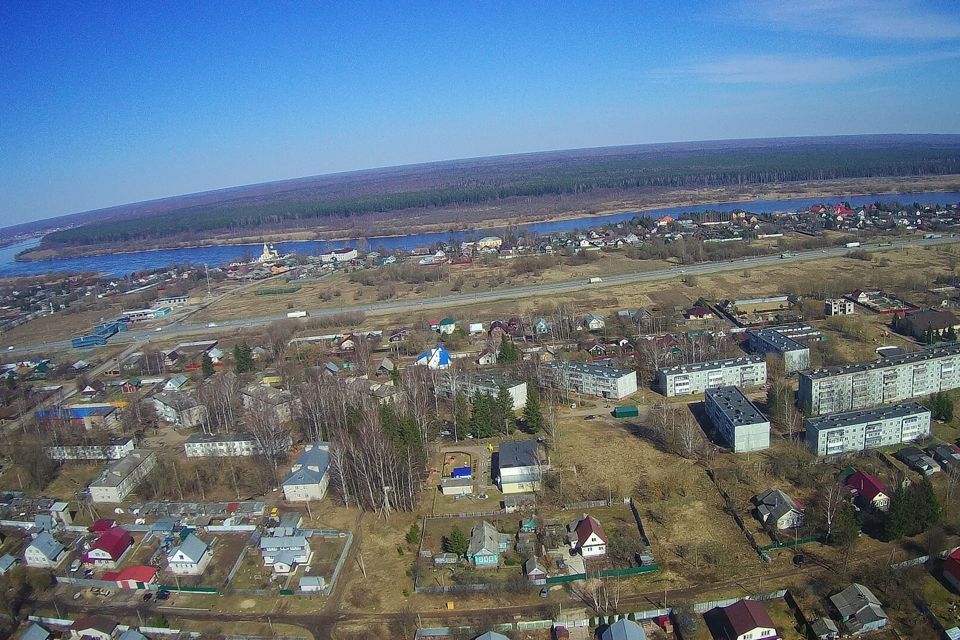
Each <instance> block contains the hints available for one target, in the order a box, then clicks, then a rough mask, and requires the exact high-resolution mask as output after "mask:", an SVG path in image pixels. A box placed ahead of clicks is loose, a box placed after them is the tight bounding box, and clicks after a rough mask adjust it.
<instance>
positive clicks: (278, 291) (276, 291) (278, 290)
mask: <svg viewBox="0 0 960 640" xmlns="http://www.w3.org/2000/svg"><path fill="white" fill-rule="evenodd" d="M302 288H303V287H301V286H300V285H294V286H292V287H274V288H272V289H271V288H264V289H257V290H256V291H254V294H256V295H258V296H280V295H283V294H285V293H296V292H297V291H300V289H302Z"/></svg>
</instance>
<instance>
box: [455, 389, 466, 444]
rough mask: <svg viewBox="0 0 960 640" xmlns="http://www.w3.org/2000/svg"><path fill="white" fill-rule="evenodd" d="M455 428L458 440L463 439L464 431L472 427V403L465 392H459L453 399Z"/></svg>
mask: <svg viewBox="0 0 960 640" xmlns="http://www.w3.org/2000/svg"><path fill="white" fill-rule="evenodd" d="M453 426H454V429H456V435H457V438H462V437H463V430H464V429H468V428H469V427H470V403H469V402H467V396H466V394H464V393H463V391H457V395H455V396H454V397H453Z"/></svg>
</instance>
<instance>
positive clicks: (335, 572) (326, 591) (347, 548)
mask: <svg viewBox="0 0 960 640" xmlns="http://www.w3.org/2000/svg"><path fill="white" fill-rule="evenodd" d="M346 533H347V542H346V543H345V544H344V545H343V551H341V552H340V557H339V558H337V564H336V566H335V567H334V568H333V573H331V574H330V582H329V583H328V584H327V586H326V588H325V589H324V590H323V594H324V595H327V596H328V595H330V594H331V593H333V585H334V584H336V582H337V576H339V575H340V570H341V569H343V563H344V562H346V560H347V554H348V553H350V545H352V544H353V533H352V532H350V531H347V532H346Z"/></svg>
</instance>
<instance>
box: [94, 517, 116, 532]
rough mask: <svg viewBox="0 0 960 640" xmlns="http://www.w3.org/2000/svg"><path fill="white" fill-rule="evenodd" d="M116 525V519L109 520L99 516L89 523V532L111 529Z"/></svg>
mask: <svg viewBox="0 0 960 640" xmlns="http://www.w3.org/2000/svg"><path fill="white" fill-rule="evenodd" d="M116 525H117V522H116V520H110V519H109V518H101V519H99V520H97V521H96V522H94V523H93V524H92V525H90V532H91V533H103V532H104V531H106V530H108V529H113V528H114V527H115V526H116Z"/></svg>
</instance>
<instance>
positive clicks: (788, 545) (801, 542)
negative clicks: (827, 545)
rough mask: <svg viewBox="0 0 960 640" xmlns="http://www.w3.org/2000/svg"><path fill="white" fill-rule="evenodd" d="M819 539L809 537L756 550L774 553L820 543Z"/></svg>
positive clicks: (818, 537) (817, 537)
mask: <svg viewBox="0 0 960 640" xmlns="http://www.w3.org/2000/svg"><path fill="white" fill-rule="evenodd" d="M821 539H822V538H821V537H820V536H809V537H806V538H800V539H799V540H788V541H787V542H776V543H774V544H768V545H767V546H765V547H758V549H759V550H760V552H761V553H766V552H767V551H776V550H777V549H791V548H793V547H799V546H801V545H805V544H810V543H811V542H820V540H821Z"/></svg>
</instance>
